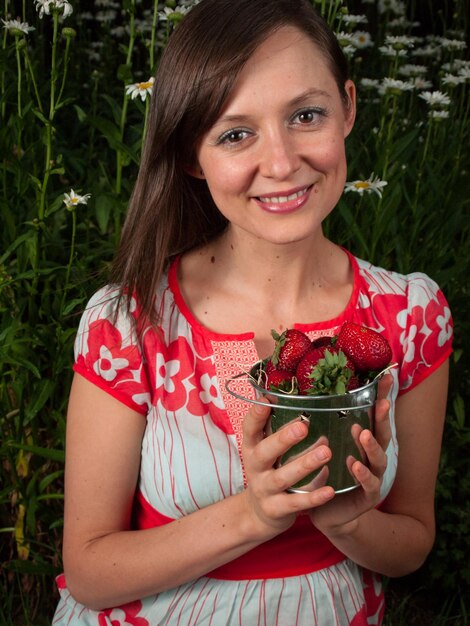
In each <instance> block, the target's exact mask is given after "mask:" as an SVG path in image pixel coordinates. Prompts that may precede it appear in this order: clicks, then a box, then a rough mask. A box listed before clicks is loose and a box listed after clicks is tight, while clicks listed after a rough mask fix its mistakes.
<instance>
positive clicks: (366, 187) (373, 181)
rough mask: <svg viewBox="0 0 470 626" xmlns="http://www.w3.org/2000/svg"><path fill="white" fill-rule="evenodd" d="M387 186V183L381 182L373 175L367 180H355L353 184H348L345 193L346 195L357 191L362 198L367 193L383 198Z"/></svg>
mask: <svg viewBox="0 0 470 626" xmlns="http://www.w3.org/2000/svg"><path fill="white" fill-rule="evenodd" d="M385 185H388V183H387V181H385V180H380V178H379V177H378V176H374V173H372V174H371V175H370V176H369V178H368V179H367V180H353V181H352V182H347V183H346V184H345V186H344V191H345V193H347V192H348V191H355V192H356V193H358V194H359V195H360V196H362V195H363V193H364V192H365V191H366V192H367V193H372V192H374V193H376V194H377V195H378V196H380V197H382V189H383V188H384V187H385Z"/></svg>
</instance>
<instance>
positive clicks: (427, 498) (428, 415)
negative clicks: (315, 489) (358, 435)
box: [311, 361, 449, 577]
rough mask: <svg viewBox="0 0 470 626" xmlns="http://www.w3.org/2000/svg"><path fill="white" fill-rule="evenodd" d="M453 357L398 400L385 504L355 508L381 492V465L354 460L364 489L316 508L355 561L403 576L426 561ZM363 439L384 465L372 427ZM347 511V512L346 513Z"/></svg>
mask: <svg viewBox="0 0 470 626" xmlns="http://www.w3.org/2000/svg"><path fill="white" fill-rule="evenodd" d="M448 370H449V366H448V361H446V362H445V363H444V364H443V365H441V366H440V367H439V368H438V369H437V370H436V371H435V372H433V373H432V374H431V375H430V376H429V377H428V378H426V379H425V380H424V381H422V382H421V383H420V384H419V385H417V386H416V387H415V388H414V389H412V390H411V391H409V392H408V393H406V394H404V395H403V396H400V397H399V398H398V400H397V403H396V429H397V439H398V446H399V454H398V469H397V475H396V479H395V482H394V484H393V487H392V490H391V492H390V494H389V495H388V496H387V498H386V500H385V501H384V503H383V504H382V505H381V507H380V509H375V508H372V509H370V510H368V511H366V512H364V513H363V514H361V515H360V516H359V517H356V518H355V517H354V515H353V514H352V513H351V512H352V511H353V510H354V508H356V510H357V511H360V507H361V506H364V503H365V502H366V501H367V499H368V498H369V501H370V502H373V501H374V498H377V494H378V489H379V485H380V476H381V473H382V472H381V470H380V469H379V470H377V471H376V472H375V474H376V475H374V471H370V470H368V469H367V468H366V467H365V466H364V465H362V464H361V463H359V462H358V463H356V464H354V466H353V467H354V471H355V473H356V478H357V479H358V480H359V481H360V482H361V483H362V485H363V487H364V489H363V490H355V492H351V493H350V494H344V495H343V496H341V497H338V498H335V500H334V501H332V502H331V503H329V504H327V505H326V506H325V507H322V508H321V509H316V510H315V511H313V512H312V513H311V518H312V521H313V522H314V524H316V525H317V526H318V528H319V529H320V530H322V532H324V533H325V534H326V535H327V536H328V537H329V539H330V540H331V541H332V542H333V543H334V545H335V546H336V547H337V548H338V549H339V550H341V551H342V552H344V554H346V555H347V556H348V557H349V558H351V559H352V560H353V561H355V562H356V563H358V564H359V565H362V566H363V567H366V568H368V569H371V570H373V571H376V572H379V573H381V574H384V575H386V576H391V577H393V576H403V575H405V574H408V573H410V572H412V571H414V570H416V569H417V568H418V567H420V566H421V565H422V563H423V562H424V560H425V558H426V556H427V555H428V553H429V552H430V550H431V548H432V545H433V543H434V537H435V522H434V497H435V486H436V478H437V472H438V466H439V456H440V449H441V440H442V431H443V425H444V418H445V410H446V400H447V386H448ZM363 435H364V439H363V441H362V443H363V445H364V447H365V449H366V451H367V452H368V454H369V458H370V459H371V460H372V468H371V469H372V470H374V463H375V461H374V459H376V463H377V467H376V469H377V468H379V467H380V463H381V461H380V449H377V448H378V446H377V444H376V442H375V440H374V439H373V438H372V437H370V433H369V432H368V431H367V432H366V431H364V433H363ZM346 511H347V513H346Z"/></svg>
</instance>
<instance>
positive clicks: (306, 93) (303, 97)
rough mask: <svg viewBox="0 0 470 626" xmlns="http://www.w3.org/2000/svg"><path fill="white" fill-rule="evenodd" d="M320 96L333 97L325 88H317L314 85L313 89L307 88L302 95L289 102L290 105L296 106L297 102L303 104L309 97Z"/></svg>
mask: <svg viewBox="0 0 470 626" xmlns="http://www.w3.org/2000/svg"><path fill="white" fill-rule="evenodd" d="M318 96H323V97H324V98H329V99H331V94H329V93H328V92H327V91H324V90H323V89H316V88H315V87H314V88H312V89H307V90H306V91H304V92H303V93H301V94H300V95H298V96H296V97H295V98H293V99H292V100H290V101H289V103H288V104H289V106H295V105H297V104H302V103H303V102H305V100H308V99H309V98H312V97H318Z"/></svg>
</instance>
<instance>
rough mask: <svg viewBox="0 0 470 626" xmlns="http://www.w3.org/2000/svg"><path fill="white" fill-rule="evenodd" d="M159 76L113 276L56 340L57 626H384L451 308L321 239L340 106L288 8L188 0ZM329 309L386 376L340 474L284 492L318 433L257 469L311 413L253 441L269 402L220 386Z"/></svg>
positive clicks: (337, 83) (421, 487)
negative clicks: (63, 432)
mask: <svg viewBox="0 0 470 626" xmlns="http://www.w3.org/2000/svg"><path fill="white" fill-rule="evenodd" d="M149 83H150V81H149ZM155 85H158V88H156V89H155V90H154V91H153V94H152V100H151V105H150V106H151V116H150V121H149V127H148V134H147V137H146V144H145V149H144V153H143V158H142V163H141V166H140V170H139V175H138V180H137V182H136V186H135V190H134V193H133V197H132V201H131V205H130V208H129V212H128V216H127V219H126V223H125V226H124V230H123V234H122V240H121V243H120V246H119V249H118V252H117V256H116V260H115V263H114V273H113V281H114V284H110V285H108V286H106V287H103V288H102V289H101V290H99V291H98V292H97V293H96V294H95V295H94V296H93V297H92V299H91V300H90V302H89V305H88V307H87V309H86V311H85V313H84V315H83V317H82V320H81V322H80V327H79V330H78V334H77V338H76V342H75V365H74V370H75V378H74V382H73V387H72V392H71V396H70V403H69V410H68V416H67V458H66V485H65V525H64V566H65V575H63V576H60V577H59V579H58V586H59V589H60V593H61V601H60V604H59V606H58V608H57V611H56V615H55V618H54V625H55V626H65V624H67V625H74V624H88V625H89V624H93V625H96V626H102V625H103V624H113V625H118V624H122V625H124V624H126V623H134V622H135V623H137V622H138V623H139V625H140V626H150V625H153V624H160V625H163V624H174V623H178V624H181V625H184V624H186V625H188V626H189V624H191V625H196V626H197V625H202V624H210V623H212V624H217V625H218V624H224V625H229V626H230V625H232V624H234V625H235V624H237V625H239V624H246V625H249V626H251V625H252V624H259V623H265V624H294V623H295V624H311V623H318V624H337V625H339V626H346V625H354V626H360V625H363V626H366V624H368V625H370V624H372V625H379V624H381V622H382V617H383V613H384V601H383V594H382V591H381V582H380V575H381V574H385V575H387V576H401V575H403V574H407V573H409V572H411V571H413V570H414V569H416V568H417V567H419V566H420V564H421V563H422V562H423V560H424V558H425V557H426V555H427V553H428V552H429V550H430V548H431V545H432V542H433V538H434V508H433V501H434V487H435V480H436V473H437V466H438V459H439V450H440V441H441V432H442V424H443V417H444V407H445V401H446V390H447V360H448V357H449V354H450V352H451V342H452V322H451V317H450V312H449V309H448V306H447V302H446V300H445V298H444V296H443V294H442V292H441V291H440V289H439V287H438V286H437V285H436V284H435V283H434V282H433V281H432V280H430V279H429V278H428V277H427V276H426V275H424V274H419V273H414V274H410V275H409V276H405V275H401V274H398V273H395V272H391V271H387V270H384V269H382V268H379V267H374V266H373V265H371V264H370V263H368V262H366V261H363V260H361V259H357V258H356V257H354V256H353V255H352V254H351V253H350V252H348V251H346V250H345V249H343V248H341V247H339V246H337V245H336V244H334V243H333V242H332V241H330V240H328V239H327V238H326V237H325V235H324V233H323V228H322V225H323V222H324V220H325V218H326V217H327V216H328V215H329V214H330V213H331V211H332V210H333V209H334V207H335V205H336V203H337V202H338V199H339V197H340V195H341V193H342V191H343V188H344V184H345V180H346V157H345V140H346V138H347V137H348V135H349V134H350V133H351V131H352V129H353V125H354V121H355V114H356V98H355V87H354V84H353V82H352V81H351V80H349V78H348V74H347V64H346V60H345V58H344V56H343V54H342V52H341V49H340V47H339V44H338V42H337V40H336V38H335V36H334V34H333V33H332V32H331V31H330V29H329V28H328V27H327V25H326V23H325V22H324V21H323V20H322V19H321V18H320V17H319V16H318V15H317V13H316V12H315V10H314V9H313V8H312V6H311V4H310V3H309V2H308V1H307V0H237V2H233V0H202V1H201V2H200V3H199V4H198V5H197V6H196V7H195V8H194V9H192V10H191V12H190V13H189V14H188V15H187V16H186V17H185V18H184V19H183V21H182V22H181V24H180V26H178V28H177V29H176V31H175V33H174V34H173V35H172V36H171V39H170V41H169V44H168V46H167V47H166V49H165V52H164V55H163V58H162V60H161V63H160V66H159V69H158V72H157V75H156V78H155ZM369 182H370V185H371V186H372V185H373V184H375V181H372V180H371V181H369ZM346 320H349V321H351V322H353V323H355V324H360V325H362V326H367V327H369V328H372V329H374V330H376V331H377V332H379V333H380V334H381V335H382V336H383V337H384V338H385V339H386V340H387V341H388V344H389V345H390V346H391V350H392V353H393V355H392V360H393V362H396V363H397V364H398V367H397V368H396V369H394V370H393V371H392V373H391V374H389V375H388V376H387V377H385V378H384V379H383V380H382V381H381V384H380V387H379V394H378V400H377V403H376V410H375V431H374V434H373V433H372V432H371V431H370V430H368V429H364V430H361V429H360V428H359V426H358V425H357V424H355V425H353V428H355V433H356V436H357V437H356V438H357V440H358V441H359V443H360V446H361V448H362V449H363V451H364V455H365V456H364V462H362V461H356V462H354V463H350V464H349V466H348V467H350V472H351V473H352V475H353V477H354V479H355V481H356V483H357V484H358V488H357V489H354V490H353V491H350V492H348V493H343V494H335V492H334V491H333V489H332V488H331V487H328V486H325V485H323V486H321V485H318V486H316V488H315V489H313V490H312V491H311V492H303V493H290V492H288V489H289V487H291V486H292V485H294V484H296V483H297V482H298V481H299V480H301V479H302V478H304V477H305V476H307V475H309V474H310V473H311V472H312V471H316V470H321V469H322V468H323V466H324V465H325V464H326V463H327V462H328V461H329V460H330V459H331V456H332V451H331V450H330V448H329V447H328V442H327V441H325V443H324V444H322V445H318V446H317V447H315V448H314V449H311V450H309V451H307V452H306V453H305V454H303V455H302V456H299V457H297V458H295V459H294V460H293V461H292V462H290V463H288V464H286V465H284V466H282V467H276V463H275V462H276V459H277V458H278V457H279V456H281V455H282V454H284V453H285V452H286V451H288V450H289V449H290V448H291V447H292V446H293V445H294V444H297V443H299V442H300V441H302V440H303V439H304V438H305V437H306V435H307V426H306V425H305V424H304V423H300V422H296V423H294V424H292V425H290V426H287V427H286V428H283V429H281V430H279V431H277V432H275V433H272V434H269V435H267V434H266V433H267V432H269V431H267V429H266V426H267V420H268V418H269V406H268V405H267V406H262V405H261V406H259V405H255V406H252V407H251V408H250V404H249V403H248V402H244V401H242V400H239V399H238V398H235V397H233V396H231V395H230V394H228V393H227V391H226V388H225V382H226V381H227V379H229V378H231V377H233V376H235V375H237V374H239V373H240V372H242V371H248V370H249V369H250V367H251V366H252V365H253V364H254V363H255V362H257V361H258V360H259V359H260V358H264V357H266V356H267V355H269V354H271V353H272V351H273V339H272V334H271V329H276V330H277V331H281V330H282V329H284V328H287V327H297V328H298V329H299V330H303V332H304V333H305V334H306V335H307V336H308V340H314V339H315V338H316V337H318V336H324V335H327V336H335V335H337V333H338V331H339V328H340V327H341V326H342V325H343V323H344V322H345V321H346ZM442 320H444V321H445V323H443V321H442ZM246 384H247V394H250V393H251V396H250V395H246V396H245V397H253V391H252V390H251V392H250V386H249V384H248V382H247V383H246ZM416 442H419V446H417V445H416Z"/></svg>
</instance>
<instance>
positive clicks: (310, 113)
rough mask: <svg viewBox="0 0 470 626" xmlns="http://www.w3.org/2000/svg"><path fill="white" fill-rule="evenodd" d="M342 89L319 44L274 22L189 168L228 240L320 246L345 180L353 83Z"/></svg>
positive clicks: (352, 108)
mask: <svg viewBox="0 0 470 626" xmlns="http://www.w3.org/2000/svg"><path fill="white" fill-rule="evenodd" d="M343 90H344V93H345V94H346V102H345V98H344V97H341V93H340V91H339V89H338V86H337V84H336V81H335V79H334V77H333V75H332V73H331V71H330V69H329V66H328V64H327V61H326V59H325V58H324V55H323V53H322V51H321V50H320V49H319V48H318V46H317V45H315V44H313V43H312V41H311V39H310V38H309V37H307V36H306V35H304V34H303V33H301V32H299V30H297V29H296V28H293V27H290V28H288V27H286V28H283V29H281V30H279V31H278V32H276V33H275V34H273V35H272V36H271V37H269V38H268V39H267V40H266V41H264V42H263V43H262V44H261V45H260V46H259V48H258V49H257V50H256V51H255V52H254V53H253V55H252V57H251V58H250V59H249V60H248V62H247V63H246V64H245V66H244V67H243V69H242V70H241V72H240V73H239V75H238V77H237V80H236V82H235V84H234V85H233V88H232V91H231V94H230V97H229V98H228V100H227V102H226V103H225V106H224V107H223V110H222V112H221V115H220V117H219V119H217V121H216V122H215V124H214V125H213V126H212V128H211V129H210V130H209V131H208V132H207V133H206V134H205V135H204V136H203V137H202V139H201V140H200V142H199V144H198V148H197V151H196V163H195V165H194V168H193V169H192V170H190V171H192V173H193V174H194V175H195V176H198V177H199V178H203V179H204V180H205V181H206V183H207V186H208V188H209V191H210V193H211V196H212V198H213V200H214V202H215V204H216V205H217V208H218V209H219V211H220V212H221V213H222V215H223V216H224V217H225V218H226V219H227V221H228V222H229V223H230V228H229V232H230V237H229V239H230V242H231V243H233V242H234V241H235V240H236V241H237V245H238V246H240V245H242V240H244V238H246V237H247V236H249V235H250V234H251V236H254V237H256V238H258V237H260V236H262V237H263V238H264V239H269V238H270V237H272V238H273V241H277V243H281V242H292V241H299V240H302V239H305V238H307V239H309V240H310V244H311V246H312V249H313V248H314V247H315V245H319V244H320V242H319V234H320V224H321V222H322V221H323V220H324V219H325V217H326V216H327V215H328V214H329V213H330V212H331V211H332V210H333V207H334V206H335V205H336V203H337V202H338V199H339V197H340V196H341V194H342V192H343V188H344V183H345V180H346V156H345V149H344V139H345V137H346V136H347V135H348V134H349V132H350V130H351V128H352V125H353V122H354V115H355V90H354V84H353V83H352V81H346V83H345V85H344V87H343ZM201 171H202V172H203V173H202V174H201V173H200V172H201ZM275 216H276V217H278V218H279V219H273V218H274V217H275ZM281 222H282V223H281ZM242 231H243V232H242ZM270 233H272V235H270ZM225 245H226V241H224V246H225Z"/></svg>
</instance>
